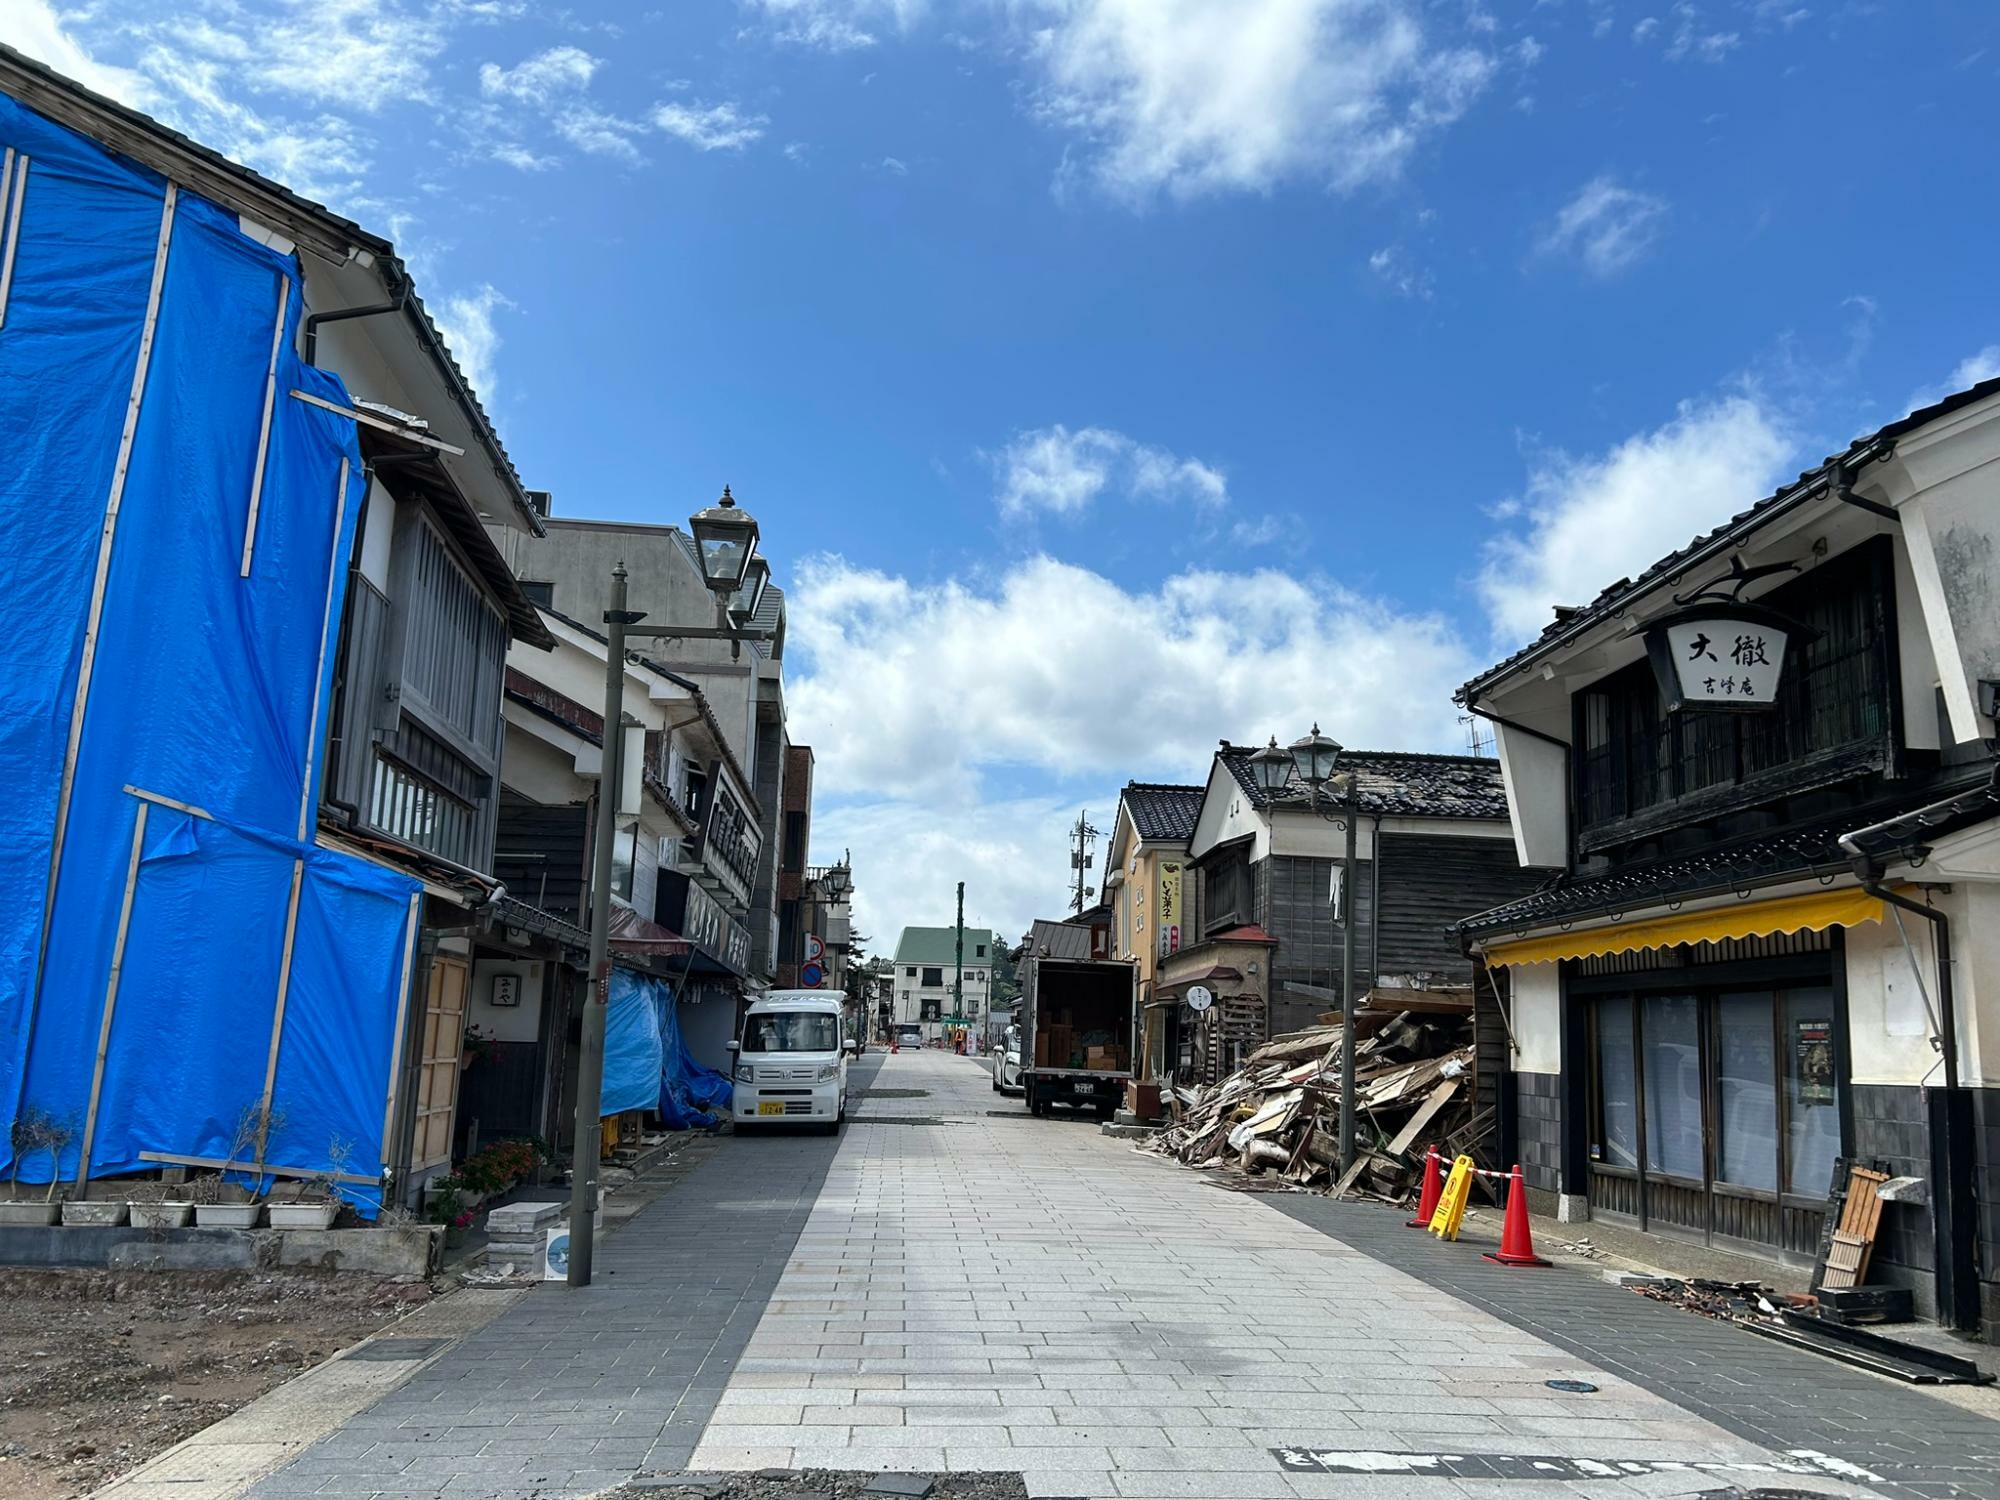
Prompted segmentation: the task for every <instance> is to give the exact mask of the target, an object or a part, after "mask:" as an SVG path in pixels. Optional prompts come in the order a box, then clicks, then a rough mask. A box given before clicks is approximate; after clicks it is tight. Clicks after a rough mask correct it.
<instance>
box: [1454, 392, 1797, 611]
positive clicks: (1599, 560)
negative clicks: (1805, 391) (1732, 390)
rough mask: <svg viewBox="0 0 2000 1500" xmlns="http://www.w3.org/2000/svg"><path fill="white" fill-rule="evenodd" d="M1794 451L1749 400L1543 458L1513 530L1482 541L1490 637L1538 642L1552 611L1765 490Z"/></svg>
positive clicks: (1698, 405) (1507, 509) (1704, 407)
mask: <svg viewBox="0 0 2000 1500" xmlns="http://www.w3.org/2000/svg"><path fill="white" fill-rule="evenodd" d="M1793 451H1794V444H1793V441H1792V439H1791V438H1790V436H1789V435H1788V434H1787V433H1786V432H1785V431H1784V429H1783V425H1782V423H1781V421H1780V419H1779V418H1778V417H1777V416H1776V415H1775V414H1774V413H1773V412H1772V411H1771V410H1770V409H1769V408H1768V407H1767V406H1766V405H1764V404H1763V403H1761V402H1760V401H1759V400H1757V399H1756V398H1755V397H1753V396H1749V395H1739V396H1731V397H1726V398H1723V399H1720V400H1714V401H1706V402H1686V403H1683V404H1682V406H1681V408H1680V410H1679V412H1678V413H1677V414H1676V415H1675V417H1674V419H1673V420H1672V421H1670V422H1668V423H1666V424H1665V425H1664V426H1662V427H1659V428H1656V429H1654V430H1653V431H1650V432H1641V433H1636V434H1634V435H1633V436H1631V437H1629V438H1627V439H1625V441H1623V442H1622V443H1619V444H1618V445H1617V446H1616V447H1614V448H1612V449H1611V450H1610V451H1609V452H1607V453H1604V454H1601V455H1597V456H1593V457H1588V458H1573V457H1571V456H1570V455H1568V454H1565V453H1562V452H1551V453H1546V454H1543V455H1541V456H1540V457H1539V458H1538V460H1537V461H1536V463H1535V465H1534V467H1533V470H1532V472H1531V473H1530V475H1529V478H1528V484H1527V492H1526V494H1525V496H1523V497H1521V498H1520V499H1517V500H1515V501H1512V502H1509V504H1508V505H1506V506H1504V507H1503V508H1502V513H1503V514H1506V515H1508V516H1510V517H1511V518H1512V519H1513V520H1514V521H1516V522H1517V523H1518V524H1516V525H1515V526H1514V527H1513V529H1511V530H1509V531H1508V532H1506V533H1503V534H1502V535H1501V536H1499V537H1497V538H1495V539H1494V540H1493V541H1491V542H1490V543H1488V545H1487V547H1486V557H1485V563H1484V566H1483V567H1482V569H1481V571H1480V574H1479V593H1480V596H1481V597H1482V599H1483V600H1484V601H1485V604H1486V608H1487V613H1488V615H1489V616H1490V617H1491V620H1492V623H1493V628H1494V632H1495V635H1496V637H1497V638H1498V639H1499V640H1500V641H1501V642H1502V643H1505V644H1507V645H1509V646H1510V647H1511V646H1513V645H1519V644H1520V643H1521V642H1523V641H1526V640H1528V639H1529V638H1531V637H1533V636H1534V635H1535V634H1537V633H1538V632H1539V631H1540V630H1541V628H1542V627H1543V626H1544V625H1546V624H1547V623H1548V621H1549V618H1550V613H1549V612H1550V610H1551V609H1552V608H1553V607H1554V606H1556V605H1558V604H1583V603H1586V602H1588V601H1589V600H1590V599H1592V598H1594V597H1595V596H1596V595H1597V593H1598V592H1599V591H1600V590H1601V589H1603V588H1604V587H1605V586H1606V585H1607V584H1610V583H1611V582H1613V581H1614V580H1616V579H1618V578H1621V577H1629V576H1631V575H1632V574H1634V573H1636V572H1637V571H1638V570H1640V569H1642V568H1645V567H1647V566H1649V565H1650V564H1652V563H1654V562H1656V561H1657V560H1659V559H1660V558H1662V557H1664V556H1666V555H1667V554H1668V553H1669V552H1672V551H1674V550H1675V549H1676V548H1679V547H1683V546H1685V545H1687V543H1688V542H1689V541H1690V540H1692V539H1693V538H1694V537H1696V536H1699V535H1701V534H1702V533H1704V532H1707V531H1710V530H1713V529H1714V528H1715V527H1716V526H1718V525H1720V524H1721V523H1722V522H1723V521H1725V520H1727V519H1728V518H1729V517H1730V516H1732V515H1734V514H1735V513H1736V512H1737V511H1739V510H1742V509H1743V508H1744V507H1745V506H1746V505H1748V504H1749V503H1751V502H1752V501H1754V500H1756V499H1759V498H1761V497H1762V496H1764V495H1766V494H1769V493H1770V492H1771V490H1772V488H1773V487H1774V485H1775V483H1776V481H1777V480H1778V479H1779V477H1780V473H1781V470H1782V468H1783V466H1784V463H1785V460H1786V459H1787V458H1789V457H1790V456H1791V454H1792V453H1793Z"/></svg>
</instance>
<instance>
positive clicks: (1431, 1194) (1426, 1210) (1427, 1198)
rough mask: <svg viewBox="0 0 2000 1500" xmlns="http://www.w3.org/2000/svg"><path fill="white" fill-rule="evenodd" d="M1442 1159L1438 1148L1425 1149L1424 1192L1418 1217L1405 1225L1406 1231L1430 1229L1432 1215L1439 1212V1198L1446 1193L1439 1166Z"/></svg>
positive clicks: (1419, 1204) (1419, 1202) (1418, 1208)
mask: <svg viewBox="0 0 2000 1500" xmlns="http://www.w3.org/2000/svg"><path fill="white" fill-rule="evenodd" d="M1440 1160H1441V1158H1440V1157H1439V1156H1438V1148H1437V1147H1436V1146H1426V1147H1424V1192H1423V1196H1422V1197H1421V1198H1419V1199H1418V1200H1417V1216H1416V1217H1415V1218H1414V1219H1411V1220H1409V1221H1408V1223H1406V1224H1405V1225H1404V1228H1406V1229H1428V1228H1430V1227H1431V1215H1432V1214H1434V1213H1436V1212H1437V1206H1438V1198H1439V1197H1440V1196H1442V1195H1443V1193H1444V1178H1443V1176H1442V1175H1441V1169H1440V1167H1439V1165H1438V1163H1439V1161H1440Z"/></svg>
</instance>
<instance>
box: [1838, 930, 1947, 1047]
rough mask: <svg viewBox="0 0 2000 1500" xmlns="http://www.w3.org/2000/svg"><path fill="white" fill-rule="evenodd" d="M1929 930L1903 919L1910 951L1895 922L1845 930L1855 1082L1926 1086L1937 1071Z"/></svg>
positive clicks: (1933, 971) (1934, 976)
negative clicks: (1926, 1001) (1928, 1001)
mask: <svg viewBox="0 0 2000 1500" xmlns="http://www.w3.org/2000/svg"><path fill="white" fill-rule="evenodd" d="M1930 926H1931V924H1930V923H1928V922H1926V921H1924V920H1923V918H1921V917H1912V916H1909V915H1907V914H1906V915H1905V916H1904V919H1903V931H1904V932H1906V933H1908V934H1909V939H1910V946H1909V949H1908V950H1907V951H1906V950H1905V948H1904V946H1903V939H1902V936H1901V934H1899V933H1898V932H1897V930H1896V924H1895V921H1894V920H1893V919H1889V918H1885V919H1884V920H1883V921H1881V922H1863V923H1862V924H1860V925H1859V926H1857V927H1850V928H1848V929H1847V1036H1848V1049H1849V1053H1850V1055H1851V1058H1852V1065H1853V1077H1854V1081H1855V1082H1856V1083H1882V1084H1902V1085H1909V1084H1917V1083H1922V1082H1923V1081H1924V1080H1925V1079H1926V1078H1927V1077H1928V1076H1929V1075H1930V1073H1931V1071H1932V1069H1934V1068H1935V1067H1936V1066H1937V1061H1938V1054H1937V1052H1936V1051H1935V1050H1934V1049H1933V1048H1932V1047H1931V1044H1930V1041H1929V1036H1930V1021H1929V1018H1928V1016H1927V1014H1926V1012H1925V1008H1924V993H1925V992H1926V991H1928V992H1929V993H1930V998H1931V1005H1932V1006H1933V1007H1934V1006H1935V1005H1936V1004H1937V958H1936V955H1935V953H1934V952H1933V945H1932V942H1931V932H1930ZM1953 937H1954V940H1956V939H1957V937H1958V934H1957V933H1955V932H1954V934H1953Z"/></svg>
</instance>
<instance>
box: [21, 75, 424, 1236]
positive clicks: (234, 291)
mask: <svg viewBox="0 0 2000 1500" xmlns="http://www.w3.org/2000/svg"><path fill="white" fill-rule="evenodd" d="M0 172H4V173H5V174H6V176H7V177H8V179H9V181H10V185H11V189H12V201H13V203H14V204H15V205H16V206H17V208H18V215H17V216H15V215H10V216H9V217H8V218H7V219H0V236H4V235H5V233H6V226H7V225H9V224H17V225H18V228H16V229H14V230H13V234H12V242H11V243H9V242H7V241H6V239H4V238H0V288H4V292H0V295H4V298H5V300H4V303H0V433H4V435H5V441H4V450H0V451H4V454H5V461H4V462H3V463H0V515H4V516H5V518H6V526H7V536H6V542H5V545H4V546H0V777H4V779H5V784H6V786H7V789H8V795H7V797H6V798H5V799H0V866H4V868H6V869H8V870H11V871H13V872H14V876H15V881H16V889H15V896H14V899H13V900H11V901H10V902H8V903H7V904H6V906H5V908H4V910H0V1108H4V1109H6V1110H7V1111H8V1113H9V1116H10V1118H12V1119H15V1120H19V1119H21V1118H23V1115H24V1112H25V1111H29V1110H37V1111H44V1112H46V1113H47V1114H48V1115H50V1116H52V1117H54V1118H55V1119H56V1120H57V1121H59V1122H62V1123H66V1124H68V1125H69V1126H70V1127H71V1128H72V1130H73V1135H72V1138H71V1140H70V1142H69V1144H68V1145H67V1147H66V1148H65V1149H64V1151H63V1153H62V1159H61V1160H60V1161H59V1162H54V1163H52V1162H51V1161H50V1160H49V1159H48V1153H46V1152H40V1153H36V1154H34V1155H27V1154H25V1153H24V1157H25V1159H23V1160H21V1161H11V1160H10V1158H11V1156H12V1152H11V1150H10V1149H9V1146H8V1143H7V1142H0V1152H4V1153H5V1156H4V1157H0V1159H8V1160H9V1166H10V1168H11V1173H9V1174H0V1175H12V1174H17V1175H18V1176H19V1177H20V1178H22V1179H23V1180H28V1181H38V1182H39V1181H46V1180H47V1179H48V1178H49V1176H50V1173H51V1169H52V1167H53V1168H54V1169H55V1171H56V1173H57V1175H58V1176H60V1177H62V1178H64V1179H68V1178H71V1177H74V1176H75V1175H76V1173H77V1157H78V1153H79V1150H80V1149H81V1147H82V1144H83V1138H84V1136H85V1135H86V1133H87V1134H88V1135H89V1137H90V1145H89V1153H90V1161H89V1168H90V1172H91V1174H92V1175H94V1176H104V1175H107V1174H113V1173H118V1172H127V1171H136V1170H141V1169H145V1168H147V1167H149V1166H151V1165H156V1163H150V1162H148V1161H147V1160H146V1159H145V1157H144V1153H147V1152H157V1153H165V1154H169V1155H177V1156H188V1157H205V1158H214V1159H220V1158H225V1157H227V1156H228V1154H229V1151H230V1146H231V1141H232V1137H233V1135H234V1133H235V1129H236V1125H237V1122H238V1121H239V1119H241V1118H242V1117H243V1115H244V1113H245V1111H250V1110H255V1109H256V1108H257V1107H258V1106H259V1105H260V1103H261V1102H262V1101H263V1100H264V1099H265V1098H266V1096H267V1094H268V1097H269V1098H270V1100H271V1117H272V1120H273V1125H272V1127H271V1129H270V1131H269V1136H268V1141H267V1143H266V1146H267V1149H266V1151H265V1154H264V1157H263V1159H264V1160H265V1161H266V1162H268V1163H270V1164H273V1165H278V1166H284V1167H294V1168H306V1169H313V1170H323V1169H325V1168H327V1167H328V1166H329V1165H330V1164H331V1162H330V1157H331V1156H337V1155H339V1154H340V1150H339V1148H337V1147H335V1143H336V1142H337V1143H339V1147H341V1148H345V1151H346V1153H347V1154H346V1158H345V1160H344V1162H343V1163H341V1165H342V1167H343V1170H345V1171H346V1172H349V1173H352V1174H355V1175H357V1176H359V1177H362V1178H369V1177H373V1176H376V1175H378V1174H379V1173H380V1171H381V1167H382V1161H383V1140H382V1137H383V1132H384V1128H385V1117H386V1114H387V1108H388V1103H389V1079H390V1074H391V1071H392V1057H393V1055H394V1051H395V1041H396V1038H395V1031H396V1024H397V1015H398V998H399V995H400V993H401V989H402V986H403V984H404V983H405V980H406V965H407V962H408V954H409V952H410V947H411V941H412V938H413V936H414V924H415V918H416V899H417V896H418V892H419V890H420V887H419V886H418V885H417V883H416V882H414V881H412V880H410V879H409V878H407V877H405V876H402V875H399V874H396V873H394V872H391V871H388V870H385V869H382V868H379V867H377V866H374V865H371V864H367V863H365V862H362V861H359V860H355V859H352V858H349V857H347V856H344V855H340V854H336V853H332V852H329V851H327V850H323V849H320V848H317V847H315V846H314V845H313V843H312V842H311V837H312V833H313V827H314V823H315V818H316V813H317V807H318V799H319V785H318V770H319V765H320V762H321V760H322V757H323V749H324V739H325V733H326V727H325V726H326V716H327V705H328V702H329V700H330V697H331V690H330V680H331V677H332V674H333V667H334V655H335V652H334V641H335V638H336V636H337V634H338V631H339V628H340V621H341V611H342V601H343V597H344V591H345V583H346V573H347V566H346V565H347V560H348V556H349V552H350V548H351V545H352V542H353V536H354V527H355V519H356V515H357V512H358V506H359V504H360V501H361V497H362V492H363V483H364V480H363V475H362V466H361V458H360V453H359V449H358V447H357V445H356V441H355V435H354V429H353V424H352V422H351V421H348V420H346V419H344V418H341V417H339V416H337V415H335V414H334V413H331V412H328V411H326V410H324V409H322V408H319V407H315V406H313V405H310V404H308V403H306V402H304V401H300V400H297V399H294V398H293V397H292V396H291V395H290V393H291V392H292V391H294V390H302V391H305V392H308V393H311V394H313V395H315V396H318V397H320V398H322V399H324V400H328V401H331V402H335V403H338V404H339V405H342V406H345V405H346V404H347V396H346V392H345V391H344V389H343V388H342V386H341V384H340V382H339V381H338V380H336V379H334V378H333V377H331V376H329V375H326V374H323V373H322V372H320V371H318V370H315V369H312V368H311V367H309V366H305V365H303V364H302V363H301V362H300V361H299V359H298V357H297V355H296V353H295V343H296V332H297V328H298V321H299V315H300V312H301V311H302V308H301V297H300V285H299V277H298V272H297V268H296V267H295V265H294V263H293V261H292V259H291V258H290V257H289V256H283V255H280V254H278V253H277V252H275V251H274V250H272V249H269V248H267V247H266V246H264V245H262V244H260V243H258V242H256V241H255V240H252V239H251V238H249V237H248V236H247V235H245V234H244V233H243V232H242V230H241V228H240V227H239V225H238V223H237V221H236V219H235V217H234V216H233V215H231V214H228V213H226V212H224V211H223V210H222V209H220V208H218V207H216V206H215V205H213V204H211V203H209V202H207V201H205V200H203V199H201V198H198V197H195V196H193V195H192V194H189V193H185V192H176V191H175V190H173V189H172V188H170V187H169V185H168V184H167V183H166V182H165V181H163V180H162V179H161V178H160V177H158V176H157V175H155V174H154V173H152V172H151V171H149V170H147V169H145V168H143V167H140V166H138V165H136V164H134V163H132V162H129V161H127V160H125V159H123V158H120V157H115V156H112V155H110V154H108V153H107V152H105V151H104V150H102V149H100V148H99V147H97V146H96V145H94V144H92V143H91V142H89V141H87V140H86V139H84V138H83V137H82V136H80V135H77V134H75V133H74V132H71V131H69V130H67V129H65V128H63V127H61V126H58V125H56V124H54V123H52V122H50V121H49V120H47V119H45V118H43V117H42V116H40V115H38V114H36V113H34V112H33V111H31V110H28V109H26V108H25V107H23V106H22V105H20V104H19V103H17V102H16V101H14V100H12V99H9V98H6V97H4V96H0ZM9 267H11V276H9V275H8V274H7V269H8V268H9ZM253 495H254V496H255V497H256V498H255V503H254V506H253ZM246 562H247V566H246ZM72 755H73V757H74V759H73V766H74V770H73V774H71V775H66V774H65V767H66V765H67V764H71V756H72ZM176 804H180V805H181V806H176ZM51 892H52V893H53V899H52V902H51V900H50V893H51ZM121 937H122V943H121ZM120 954H122V963H119V962H118V961H117V960H118V957H119V955H120ZM100 1047H101V1048H102V1054H101V1062H100ZM100 1069H101V1073H100ZM93 1099H94V1100H95V1108H94V1109H93ZM350 1191H351V1190H350ZM356 1196H358V1197H359V1198H361V1199H363V1200H368V1201H372V1199H373V1194H372V1193H371V1192H368V1191H367V1190H363V1192H362V1193H361V1194H359V1195H356Z"/></svg>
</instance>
